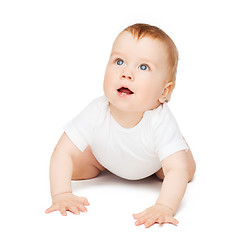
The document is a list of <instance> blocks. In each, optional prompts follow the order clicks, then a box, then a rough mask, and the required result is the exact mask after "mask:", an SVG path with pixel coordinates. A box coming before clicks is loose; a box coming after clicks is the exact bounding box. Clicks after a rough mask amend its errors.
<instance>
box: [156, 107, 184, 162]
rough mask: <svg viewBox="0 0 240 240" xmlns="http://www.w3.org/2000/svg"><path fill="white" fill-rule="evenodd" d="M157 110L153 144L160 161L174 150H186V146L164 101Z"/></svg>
mask: <svg viewBox="0 0 240 240" xmlns="http://www.w3.org/2000/svg"><path fill="white" fill-rule="evenodd" d="M158 110H159V112H157V113H156V114H155V117H156V119H155V127H154V146H155V151H156V152H157V154H158V157H159V159H160V161H162V160H163V159H165V158H166V157H168V156H170V155H172V154H173V153H175V152H178V151H181V150H185V151H188V146H187V144H186V142H185V140H184V139H183V137H182V134H181V132H180V129H179V127H178V125H177V122H176V120H175V118H174V116H173V115H172V113H171V112H170V109H169V108H168V105H167V103H164V104H163V105H162V107H161V108H159V109H158Z"/></svg>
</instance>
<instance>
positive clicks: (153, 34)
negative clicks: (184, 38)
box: [123, 23, 178, 102]
mask: <svg viewBox="0 0 240 240" xmlns="http://www.w3.org/2000/svg"><path fill="white" fill-rule="evenodd" d="M124 31H127V32H130V33H131V34H132V35H133V36H134V37H136V38H137V39H141V38H143V37H150V38H152V39H157V40H160V41H161V42H163V43H165V44H166V47H167V51H168V63H169V78H168V79H167V82H173V87H172V90H173V89H174V87H175V82H176V74H177V65H178V50H177V47H176V45H175V44H174V42H173V40H172V39H171V38H170V37H169V36H168V35H167V34H166V33H165V32H164V31H163V30H161V29H160V28H158V27H156V26H152V25H149V24H143V23H137V24H134V25H131V26H128V27H127V28H125V29H124V30H123V32H124ZM170 97H171V94H170V95H169V96H168V98H167V99H166V102H168V101H169V100H170Z"/></svg>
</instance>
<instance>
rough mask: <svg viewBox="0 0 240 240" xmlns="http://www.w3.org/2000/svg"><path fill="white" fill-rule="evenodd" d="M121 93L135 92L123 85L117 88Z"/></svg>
mask: <svg viewBox="0 0 240 240" xmlns="http://www.w3.org/2000/svg"><path fill="white" fill-rule="evenodd" d="M117 91H118V92H119V93H121V94H122V95H131V94H134V92H132V91H131V90H130V89H129V88H125V87H121V88H119V89H118V90H117Z"/></svg>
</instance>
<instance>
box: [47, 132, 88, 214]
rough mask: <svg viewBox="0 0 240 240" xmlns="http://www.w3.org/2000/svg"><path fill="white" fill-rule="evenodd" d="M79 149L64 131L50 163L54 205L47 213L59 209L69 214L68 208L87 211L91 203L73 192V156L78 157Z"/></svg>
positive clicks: (75, 210)
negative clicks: (87, 206)
mask: <svg viewBox="0 0 240 240" xmlns="http://www.w3.org/2000/svg"><path fill="white" fill-rule="evenodd" d="M78 154H79V150H78V149H76V147H75V146H74V145H73V143H72V142H71V141H70V140H69V139H68V137H67V136H66V134H65V133H64V134H63V135H62V137H61V138H60V140H59V142H58V143H57V145H56V147H55V149H54V152H53V154H52V157H51V163H50V187H51V196H52V206H51V207H50V208H48V209H47V210H46V213H50V212H53V211H57V210H59V211H60V212H61V214H62V215H67V212H66V211H67V210H69V211H71V212H73V213H75V214H79V213H80V211H82V212H85V211H87V209H86V208H85V206H86V205H89V203H88V201H87V199H86V198H82V197H77V196H75V195H73V194H72V187H71V179H72V173H73V161H72V160H73V158H75V157H78Z"/></svg>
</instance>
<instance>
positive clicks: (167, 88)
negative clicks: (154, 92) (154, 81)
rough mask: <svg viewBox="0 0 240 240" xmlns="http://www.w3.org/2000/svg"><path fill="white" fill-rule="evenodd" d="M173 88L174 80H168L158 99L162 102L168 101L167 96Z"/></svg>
mask: <svg viewBox="0 0 240 240" xmlns="http://www.w3.org/2000/svg"><path fill="white" fill-rule="evenodd" d="M172 89H173V82H168V83H167V84H166V86H165V87H164V89H163V92H162V94H161V96H160V98H159V99H158V100H159V102H160V103H164V102H165V101H166V99H167V97H168V96H169V94H170V93H171V92H172Z"/></svg>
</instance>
